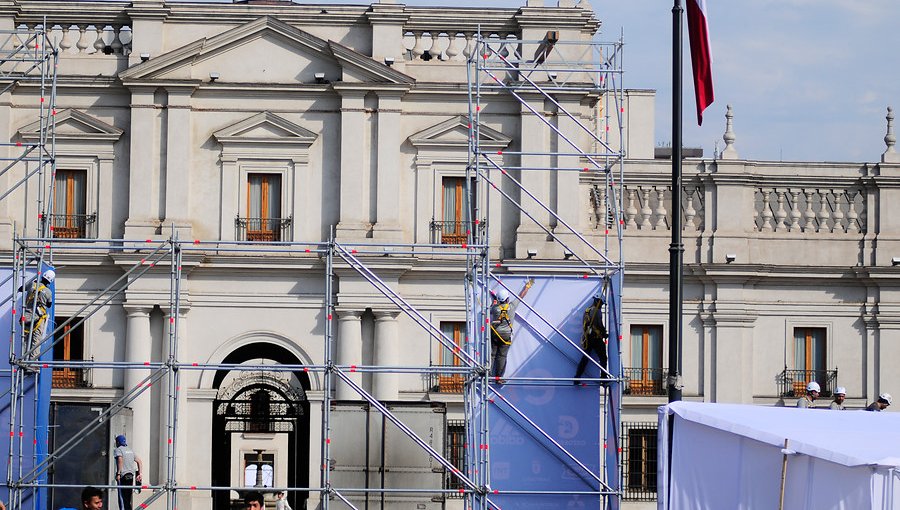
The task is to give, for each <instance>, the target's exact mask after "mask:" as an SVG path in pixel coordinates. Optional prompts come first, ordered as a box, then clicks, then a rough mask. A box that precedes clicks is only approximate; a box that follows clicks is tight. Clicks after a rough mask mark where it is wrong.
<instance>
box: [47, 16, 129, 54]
mask: <svg viewBox="0 0 900 510" xmlns="http://www.w3.org/2000/svg"><path fill="white" fill-rule="evenodd" d="M132 35H133V34H132V32H131V27H129V26H127V25H124V26H123V25H103V24H100V23H98V24H94V25H89V24H76V25H54V26H53V27H51V29H50V31H49V36H50V40H52V41H55V42H56V44H57V45H58V46H59V51H60V53H61V55H62V56H70V55H123V56H128V55H129V54H130V53H131V41H132V38H133V37H132Z"/></svg>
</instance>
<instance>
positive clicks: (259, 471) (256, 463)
mask: <svg viewBox="0 0 900 510" xmlns="http://www.w3.org/2000/svg"><path fill="white" fill-rule="evenodd" d="M274 483H275V454H274V453H262V454H260V453H245V454H244V487H274V486H275V485H274Z"/></svg>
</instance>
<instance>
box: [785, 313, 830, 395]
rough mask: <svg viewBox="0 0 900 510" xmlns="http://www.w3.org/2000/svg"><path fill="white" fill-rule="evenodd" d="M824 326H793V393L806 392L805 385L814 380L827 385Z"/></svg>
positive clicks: (824, 385) (800, 393) (823, 386)
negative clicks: (794, 371)
mask: <svg viewBox="0 0 900 510" xmlns="http://www.w3.org/2000/svg"><path fill="white" fill-rule="evenodd" d="M826 354H827V353H826V330H825V328H806V327H803V328H794V369H795V370H796V371H797V374H796V376H795V377H794V378H793V381H794V393H795V394H796V395H803V394H805V393H806V385H807V383H809V382H810V381H816V382H817V383H819V384H820V385H821V386H822V388H826V387H827V386H828V371H827V367H826V363H827V357H826Z"/></svg>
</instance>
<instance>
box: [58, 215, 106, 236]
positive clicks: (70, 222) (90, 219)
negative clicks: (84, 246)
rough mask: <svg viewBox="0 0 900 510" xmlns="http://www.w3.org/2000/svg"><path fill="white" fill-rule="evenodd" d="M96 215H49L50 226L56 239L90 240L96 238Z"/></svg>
mask: <svg viewBox="0 0 900 510" xmlns="http://www.w3.org/2000/svg"><path fill="white" fill-rule="evenodd" d="M96 223H97V215H96V214H51V215H50V226H51V227H53V237H55V238H57V239H92V238H94V237H96V233H95V232H94V225H96Z"/></svg>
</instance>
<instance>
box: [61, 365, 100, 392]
mask: <svg viewBox="0 0 900 510" xmlns="http://www.w3.org/2000/svg"><path fill="white" fill-rule="evenodd" d="M89 371H90V369H89V368H68V367H67V368H54V369H53V384H52V386H53V387H54V388H62V389H75V388H90V386H91V385H90V384H89V382H88V376H89V374H90V372H89Z"/></svg>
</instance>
